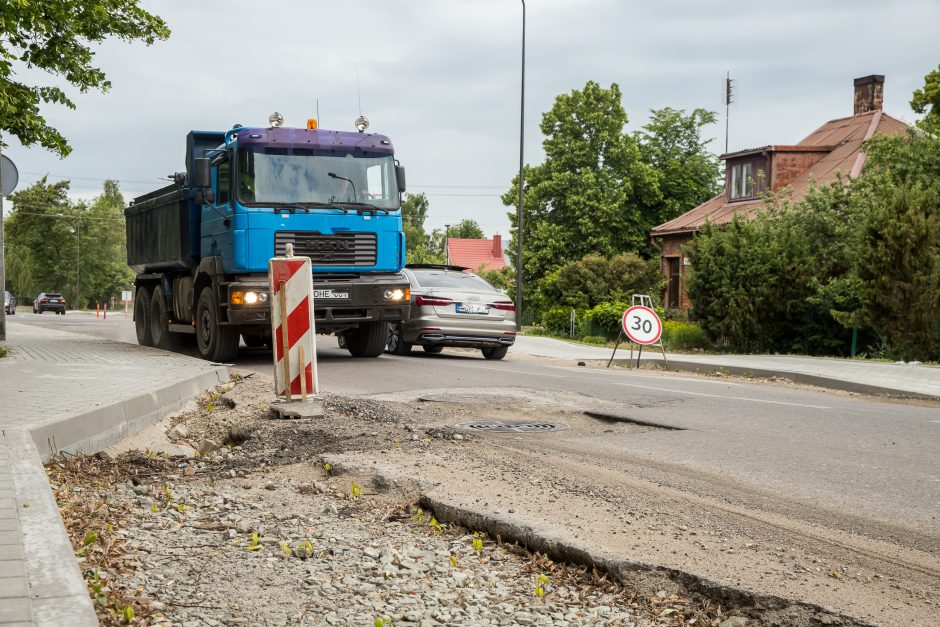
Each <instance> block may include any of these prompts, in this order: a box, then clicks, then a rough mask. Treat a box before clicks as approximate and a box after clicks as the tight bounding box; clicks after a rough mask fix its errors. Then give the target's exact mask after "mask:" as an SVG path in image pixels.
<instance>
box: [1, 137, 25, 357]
mask: <svg viewBox="0 0 940 627" xmlns="http://www.w3.org/2000/svg"><path fill="white" fill-rule="evenodd" d="M19 180H20V173H19V171H18V170H17V169H16V166H15V165H13V162H12V161H10V159H9V158H8V157H6V156H4V155H2V154H0V292H3V291H4V290H6V289H7V280H6V262H5V261H4V258H3V247H4V239H3V197H4V196H8V195H9V194H10V193H11V192H12V191H13V190H14V189H16V184H17V183H18V182H19ZM4 304H5V303H4ZM6 339H7V308H6V307H5V306H4V307H0V341H4V340H6Z"/></svg>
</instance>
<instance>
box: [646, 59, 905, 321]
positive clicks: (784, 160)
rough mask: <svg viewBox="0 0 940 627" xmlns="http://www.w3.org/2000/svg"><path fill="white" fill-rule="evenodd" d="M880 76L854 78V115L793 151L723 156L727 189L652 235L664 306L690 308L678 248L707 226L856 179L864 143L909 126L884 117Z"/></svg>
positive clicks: (783, 149) (767, 148) (770, 148)
mask: <svg viewBox="0 0 940 627" xmlns="http://www.w3.org/2000/svg"><path fill="white" fill-rule="evenodd" d="M884 80H885V77H884V76H881V75H872V76H865V77H863V78H857V79H855V99H854V102H855V108H854V115H852V116H851V117H847V118H839V119H836V120H830V121H829V122H826V123H825V124H823V125H822V126H820V127H819V128H818V129H817V130H815V131H813V132H812V133H810V135H809V136H808V137H806V138H805V139H803V141H801V142H800V143H798V144H796V145H794V146H779V145H774V146H762V147H760V148H751V149H749V150H740V151H737V152H731V153H728V154H726V155H721V157H720V158H721V159H722V160H723V161H724V162H725V189H724V191H723V192H722V193H720V194H719V195H717V196H715V197H714V198H712V199H711V200H708V201H706V202H704V203H702V204H701V205H699V206H698V207H696V208H695V209H692V210H691V211H689V212H687V213H684V214H682V215H681V216H679V217H678V218H674V219H672V220H670V221H669V222H666V223H664V224H660V225H659V226H657V227H656V228H654V229H653V230H652V232H651V233H650V235H651V236H652V238H653V240H654V241H657V240H658V241H659V242H660V246H661V253H660V262H661V264H662V270H663V274H664V275H665V276H666V278H667V279H668V283H667V287H666V298H665V305H666V307H667V308H673V309H676V308H677V309H689V308H690V307H691V302H690V301H689V298H688V295H687V294H686V292H685V286H684V285H683V275H684V273H685V268H686V266H687V263H686V260H685V255H684V254H683V252H682V247H683V246H685V245H686V244H688V243H689V242H690V241H691V240H692V237H693V236H694V235H695V233H696V232H697V231H698V230H699V229H701V228H702V227H703V226H704V225H705V223H706V222H708V223H710V224H714V225H721V224H728V223H730V222H731V221H732V220H733V219H734V217H735V216H739V217H742V218H746V219H750V218H753V217H754V216H755V215H756V213H757V210H758V209H759V208H760V207H762V206H764V204H765V202H764V200H763V199H762V196H763V195H764V194H765V193H767V192H775V191H777V190H780V189H783V188H785V187H789V188H790V189H791V190H792V194H791V196H790V199H791V200H793V201H798V200H799V199H800V198H801V197H802V196H803V195H804V194H805V193H806V192H807V190H808V189H809V187H810V184H811V182H815V183H816V184H817V185H824V184H826V183H830V182H832V181H834V180H835V179H836V176H837V174H839V173H841V174H842V175H843V176H849V177H852V178H854V177H857V176H858V175H859V174H860V173H861V171H862V166H863V165H864V164H865V153H864V152H863V151H862V143H864V142H865V141H866V140H867V139H869V138H870V137H872V136H874V135H889V134H895V133H903V132H905V131H906V130H907V125H906V124H905V123H904V122H902V121H900V120H898V119H896V118H893V117H891V116H890V115H888V114H886V113H884V112H883V111H882V110H881V108H882V102H883V100H884Z"/></svg>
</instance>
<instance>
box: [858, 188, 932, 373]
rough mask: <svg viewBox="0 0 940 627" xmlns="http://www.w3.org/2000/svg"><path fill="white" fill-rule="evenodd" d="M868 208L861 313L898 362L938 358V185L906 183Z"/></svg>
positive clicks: (860, 266) (860, 272)
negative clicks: (881, 337) (910, 184)
mask: <svg viewBox="0 0 940 627" xmlns="http://www.w3.org/2000/svg"><path fill="white" fill-rule="evenodd" d="M876 200H877V201H876V202H873V203H872V204H871V206H870V207H869V211H868V214H867V219H866V220H865V224H864V230H863V236H862V247H863V250H865V254H862V255H859V257H858V268H857V270H858V278H859V281H860V283H861V299H862V313H863V315H864V318H865V320H867V321H868V322H869V323H870V324H871V325H872V326H873V327H875V329H876V330H878V332H879V333H881V334H882V335H883V336H884V337H885V339H886V340H887V342H888V347H889V353H890V354H891V355H892V356H894V357H896V358H899V359H904V360H912V359H921V360H936V359H938V357H940V187H938V186H933V187H931V188H928V189H924V188H923V187H920V186H914V187H912V186H908V185H904V186H901V187H897V188H891V189H889V190H887V191H886V192H885V193H883V194H879V195H878V197H877V199H876Z"/></svg>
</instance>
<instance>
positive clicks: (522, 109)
mask: <svg viewBox="0 0 940 627" xmlns="http://www.w3.org/2000/svg"><path fill="white" fill-rule="evenodd" d="M524 142H525V0H522V89H521V94H520V96H519V209H518V210H517V212H516V218H517V219H516V222H517V231H516V249H517V250H516V329H517V330H519V331H521V330H522V223H523V220H522V207H523V205H522V200H523V194H524V188H525V172H524V171H523V168H524V161H523V158H524V157H523V155H524V150H523V147H524V145H525V144H524Z"/></svg>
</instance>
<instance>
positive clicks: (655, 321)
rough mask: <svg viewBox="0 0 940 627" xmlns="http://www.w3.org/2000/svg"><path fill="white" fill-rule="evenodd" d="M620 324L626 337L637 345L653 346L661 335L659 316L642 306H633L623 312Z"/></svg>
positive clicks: (661, 325)
mask: <svg viewBox="0 0 940 627" xmlns="http://www.w3.org/2000/svg"><path fill="white" fill-rule="evenodd" d="M620 324H621V326H622V327H623V332H624V333H626V334H627V337H628V338H630V339H631V340H633V341H634V342H636V343H637V344H643V345H649V344H655V343H656V342H658V341H659V338H660V336H661V335H662V334H663V323H662V321H660V319H659V316H657V315H656V312H655V311H653V310H652V309H650V308H649V307H644V306H642V305H634V306H633V307H630V309H627V310H626V311H625V312H623V318H622V319H621V321H620Z"/></svg>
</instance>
